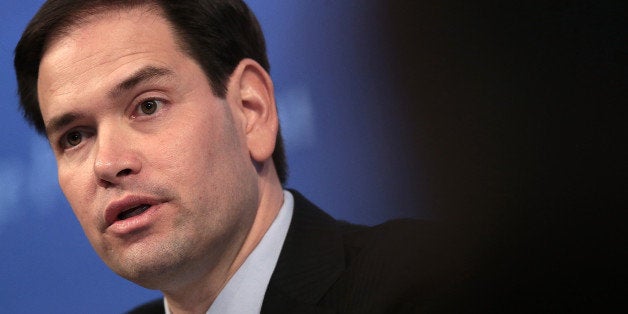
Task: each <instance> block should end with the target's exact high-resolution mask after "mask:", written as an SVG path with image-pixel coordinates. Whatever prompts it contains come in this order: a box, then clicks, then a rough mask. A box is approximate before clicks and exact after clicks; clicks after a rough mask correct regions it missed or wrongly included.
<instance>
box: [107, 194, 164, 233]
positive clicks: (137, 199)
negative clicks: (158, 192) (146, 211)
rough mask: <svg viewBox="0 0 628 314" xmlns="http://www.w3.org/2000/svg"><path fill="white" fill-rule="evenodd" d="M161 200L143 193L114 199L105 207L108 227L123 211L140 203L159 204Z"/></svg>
mask: <svg viewBox="0 0 628 314" xmlns="http://www.w3.org/2000/svg"><path fill="white" fill-rule="evenodd" d="M159 203H160V201H159V200H158V199H157V198H155V197H150V196H142V195H127V196H124V197H122V198H120V199H117V200H114V201H112V202H111V203H109V205H107V208H106V209H105V222H106V223H107V227H109V226H111V225H112V224H113V223H114V222H116V221H117V220H118V215H120V213H122V212H123V211H126V210H129V209H131V208H134V207H137V206H140V205H144V204H146V205H150V206H153V205H157V204H159Z"/></svg>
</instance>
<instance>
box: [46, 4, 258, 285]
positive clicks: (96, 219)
mask: <svg viewBox="0 0 628 314" xmlns="http://www.w3.org/2000/svg"><path fill="white" fill-rule="evenodd" d="M230 84H231V83H230ZM230 86H231V85H230ZM230 95H231V92H228V94H227V97H226V98H225V99H221V98H217V97H216V96H214V95H213V93H212V90H211V87H210V85H209V82H208V80H207V78H206V76H205V75H204V73H203V71H202V70H201V68H200V67H199V66H198V65H197V63H196V62H194V60H192V59H191V58H190V57H189V56H187V55H186V54H184V53H183V52H181V50H180V48H179V46H178V45H177V43H176V42H175V38H174V36H173V32H172V30H171V29H170V27H169V24H168V22H167V21H166V20H165V19H163V18H162V17H160V16H159V15H158V14H156V13H155V11H150V10H148V9H147V8H136V9H132V10H127V11H120V12H118V11H114V12H107V13H103V14H99V15H96V16H92V17H90V19H89V21H88V22H86V23H83V24H81V25H79V26H77V27H74V28H72V29H70V31H69V32H68V33H64V34H63V35H62V37H60V38H59V39H56V40H54V41H53V42H52V43H51V45H50V46H49V47H48V48H47V50H46V52H45V54H44V57H43V59H42V62H41V65H40V72H39V81H38V96H39V101H40V106H41V111H42V115H43V118H44V121H45V122H46V128H47V132H48V137H49V140H50V143H51V145H52V147H53V150H54V152H55V156H56V159H57V164H58V172H59V183H60V185H61V188H62V190H63V192H64V194H65V196H66V197H67V199H68V200H69V202H70V205H71V206H72V209H73V210H74V213H75V214H76V216H77V218H78V220H79V222H80V223H81V225H82V227H83V229H84V231H85V234H86V235H87V237H88V239H89V241H90V242H91V244H92V246H93V247H94V248H95V250H96V252H97V253H98V254H99V255H100V257H101V258H102V259H103V260H104V261H105V263H107V265H108V266H109V267H111V268H112V269H113V270H114V271H115V272H117V273H118V274H120V275H121V276H123V277H126V278H128V279H130V280H133V281H135V282H137V283H139V284H142V285H145V286H147V287H152V286H156V285H157V286H158V285H160V284H161V283H162V282H168V281H169V280H174V279H175V278H180V277H181V276H189V277H190V278H193V277H195V276H199V275H202V274H199V273H198V272H199V271H206V270H207V269H212V268H214V269H216V268H221V269H222V268H225V265H223V264H224V263H225V261H228V260H230V259H232V258H233V257H234V256H235V254H236V253H237V249H238V248H239V247H240V245H241V244H242V242H243V241H244V238H245V236H246V234H247V232H248V230H249V228H250V226H251V224H252V221H253V219H254V216H255V211H256V209H257V203H258V191H257V181H256V180H257V177H256V172H255V167H254V165H253V163H252V162H251V159H250V157H249V152H248V149H247V147H246V141H245V137H244V135H243V133H244V131H243V129H244V125H245V123H244V122H243V120H242V115H241V114H240V113H239V112H238V107H237V99H234V97H231V96H230Z"/></svg>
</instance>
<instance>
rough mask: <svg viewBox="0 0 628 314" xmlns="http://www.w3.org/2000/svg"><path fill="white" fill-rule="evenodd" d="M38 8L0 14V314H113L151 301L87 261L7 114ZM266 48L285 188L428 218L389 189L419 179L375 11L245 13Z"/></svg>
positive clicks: (45, 158)
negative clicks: (393, 109) (16, 56)
mask: <svg viewBox="0 0 628 314" xmlns="http://www.w3.org/2000/svg"><path fill="white" fill-rule="evenodd" d="M42 2H43V1H41V0H37V1H36V0H22V1H3V2H2V4H1V7H0V99H2V102H1V105H0V110H1V112H0V239H1V240H0V252H1V254H2V255H1V259H0V312H3V313H116V312H123V311H124V310H128V309H130V308H132V307H133V306H134V305H137V304H139V303H140V302H143V301H145V300H149V299H151V298H154V297H157V296H159V293H158V292H156V291H150V290H146V289H143V288H140V287H138V286H136V285H134V284H132V283H130V282H128V281H126V280H124V279H121V278H119V277H118V276H116V275H115V274H113V273H112V272H111V271H110V270H109V269H108V268H107V267H106V266H105V265H104V264H103V263H102V262H101V261H100V260H99V258H98V257H97V256H96V254H95V253H94V252H93V250H92V249H91V247H90V245H89V243H88V242H87V240H86V239H85V237H84V236H83V232H82V230H81V228H80V226H79V224H78V222H77V220H76V219H75V218H74V216H73V214H72V211H71V209H70V207H69V206H68V204H67V202H66V201H65V199H64V197H63V195H62V193H61V191H60V189H59V188H58V186H57V181H56V164H55V160H54V156H53V155H52V153H51V151H50V148H49V146H48V143H47V141H46V140H45V139H43V138H41V137H39V136H38V135H36V133H35V132H34V131H33V130H32V129H30V128H29V127H28V126H27V125H26V123H25V122H24V121H23V119H22V117H21V116H20V113H19V111H18V100H17V97H16V82H15V76H14V72H13V67H12V62H13V48H14V47H15V44H16V42H17V41H18V39H19V36H20V34H21V32H22V30H23V29H24V27H25V25H26V24H27V22H28V20H29V19H30V17H31V16H32V15H33V14H34V13H35V12H36V10H37V8H38V7H39V5H40V4H41V3H42ZM249 4H250V6H251V7H252V9H253V11H254V12H256V14H257V15H258V18H259V20H260V22H261V24H262V27H263V29H264V31H265V33H266V36H267V43H268V50H269V56H270V60H271V67H272V71H271V75H272V77H273V79H274V81H275V86H276V92H277V98H278V103H279V110H280V119H281V123H282V128H283V132H284V136H285V140H286V146H287V152H288V161H289V165H290V179H289V183H288V186H289V187H294V188H297V189H299V190H300V191H302V192H303V193H304V194H305V195H307V196H308V197H310V198H311V199H312V200H313V201H314V202H315V203H317V204H318V205H319V206H321V207H322V208H324V209H325V210H327V211H328V212H329V213H330V214H332V215H333V216H335V217H337V218H340V219H345V220H350V221H353V222H357V223H364V224H373V223H377V222H381V221H383V220H386V219H388V218H391V217H398V216H428V215H429V214H430V213H428V212H422V211H419V210H417V208H419V207H420V206H419V204H418V201H420V199H421V196H420V194H421V193H418V192H419V190H416V192H415V193H405V192H404V189H403V186H401V184H400V183H401V182H406V181H407V180H408V177H407V176H409V175H410V174H412V173H418V172H420V170H419V169H417V167H419V164H418V163H416V162H409V160H412V158H401V157H400V155H401V154H402V152H403V151H404V147H403V146H404V145H412V143H404V142H399V141H395V140H393V139H397V138H401V137H402V136H401V134H399V133H398V132H401V130H400V129H399V128H395V119H394V117H393V116H391V114H390V112H389V111H388V108H389V106H390V104H395V103H398V102H400V101H401V100H400V99H398V97H397V96H396V92H395V88H394V87H395V86H394V83H393V80H390V76H391V75H392V74H391V73H390V67H389V64H387V62H389V61H390V60H391V59H392V58H393V56H391V55H389V54H388V52H387V46H386V45H383V44H382V41H383V40H384V37H385V33H384V32H383V31H382V29H381V28H382V24H381V23H378V22H377V21H378V20H380V19H379V15H378V14H380V11H381V10H380V7H379V6H378V2H377V1H365V0H361V1H300V2H297V1H280V0H274V1H249Z"/></svg>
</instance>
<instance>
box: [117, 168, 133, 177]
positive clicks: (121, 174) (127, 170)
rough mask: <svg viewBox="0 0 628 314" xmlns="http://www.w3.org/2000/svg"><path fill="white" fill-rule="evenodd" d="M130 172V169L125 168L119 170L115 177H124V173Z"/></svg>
mask: <svg viewBox="0 0 628 314" xmlns="http://www.w3.org/2000/svg"><path fill="white" fill-rule="evenodd" d="M129 174H131V169H129V168H126V169H124V170H120V172H118V174H117V175H116V176H117V177H124V176H126V175H129Z"/></svg>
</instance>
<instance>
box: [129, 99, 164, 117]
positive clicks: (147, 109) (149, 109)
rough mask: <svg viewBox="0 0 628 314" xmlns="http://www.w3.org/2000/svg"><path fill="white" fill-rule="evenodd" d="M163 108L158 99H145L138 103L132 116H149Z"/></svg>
mask: <svg viewBox="0 0 628 314" xmlns="http://www.w3.org/2000/svg"><path fill="white" fill-rule="evenodd" d="M162 106H163V101H162V100H159V99H147V100H143V101H142V102H140V103H139V105H138V106H137V108H136V109H135V114H134V116H150V115H152V114H154V113H155V112H157V110H159V109H160V108H161V107H162Z"/></svg>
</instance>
